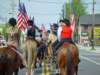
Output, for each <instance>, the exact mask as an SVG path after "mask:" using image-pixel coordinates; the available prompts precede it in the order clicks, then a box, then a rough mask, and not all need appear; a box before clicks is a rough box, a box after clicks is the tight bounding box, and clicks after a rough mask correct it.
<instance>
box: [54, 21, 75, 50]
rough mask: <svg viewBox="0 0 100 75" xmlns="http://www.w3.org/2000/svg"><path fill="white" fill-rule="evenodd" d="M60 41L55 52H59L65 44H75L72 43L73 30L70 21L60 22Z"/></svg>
mask: <svg viewBox="0 0 100 75" xmlns="http://www.w3.org/2000/svg"><path fill="white" fill-rule="evenodd" d="M58 40H59V43H58V44H57V45H56V46H55V50H57V49H58V48H59V47H60V45H62V44H63V43H64V42H69V43H72V44H74V42H73V41H72V29H71V25H70V21H69V20H68V19H63V20H60V26H59V28H58Z"/></svg>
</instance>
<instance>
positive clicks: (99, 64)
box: [80, 56, 100, 66]
mask: <svg viewBox="0 0 100 75" xmlns="http://www.w3.org/2000/svg"><path fill="white" fill-rule="evenodd" d="M80 57H81V58H83V59H85V60H87V61H89V62H92V63H94V64H96V65H98V66H100V63H98V62H96V61H94V60H91V59H89V58H87V57H84V56H80Z"/></svg>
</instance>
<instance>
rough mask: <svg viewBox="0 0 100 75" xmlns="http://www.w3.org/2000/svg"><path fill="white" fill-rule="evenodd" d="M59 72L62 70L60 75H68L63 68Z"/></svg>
mask: <svg viewBox="0 0 100 75" xmlns="http://www.w3.org/2000/svg"><path fill="white" fill-rule="evenodd" d="M59 70H60V75H66V73H65V69H64V67H61V68H60V69H59Z"/></svg>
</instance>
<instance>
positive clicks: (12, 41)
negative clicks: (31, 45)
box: [7, 18, 19, 47]
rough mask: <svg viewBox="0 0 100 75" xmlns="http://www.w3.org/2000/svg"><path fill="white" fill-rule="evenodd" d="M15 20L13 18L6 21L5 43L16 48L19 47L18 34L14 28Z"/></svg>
mask: <svg viewBox="0 0 100 75" xmlns="http://www.w3.org/2000/svg"><path fill="white" fill-rule="evenodd" d="M16 23H17V22H16V19H15V18H10V19H9V21H8V24H9V28H8V29H7V34H8V37H7V41H8V45H13V46H15V47H17V46H18V45H19V32H18V28H17V26H16Z"/></svg>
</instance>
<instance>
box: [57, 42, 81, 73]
mask: <svg viewBox="0 0 100 75" xmlns="http://www.w3.org/2000/svg"><path fill="white" fill-rule="evenodd" d="M56 59H57V60H56V62H57V65H58V69H59V73H60V75H74V74H76V75H77V71H78V63H79V53H78V48H77V47H76V45H74V44H71V43H64V44H63V45H62V46H60V47H59V49H58V51H57V56H56Z"/></svg>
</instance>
